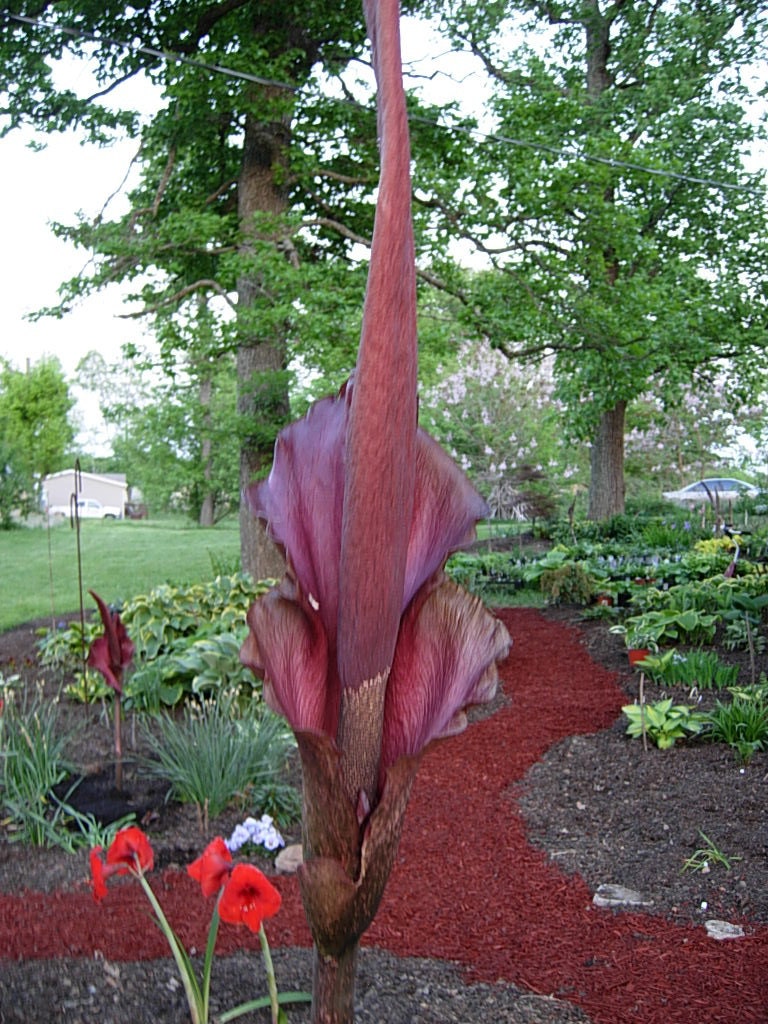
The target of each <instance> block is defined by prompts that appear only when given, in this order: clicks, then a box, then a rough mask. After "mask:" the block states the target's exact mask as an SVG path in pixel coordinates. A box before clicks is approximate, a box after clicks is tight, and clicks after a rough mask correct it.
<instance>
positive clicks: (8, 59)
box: [0, 0, 426, 576]
mask: <svg viewBox="0 0 768 1024" xmlns="http://www.w3.org/2000/svg"><path fill="white" fill-rule="evenodd" d="M406 6H408V5H406ZM410 6H418V5H417V4H413V5H410ZM421 6H426V5H425V4H422V5H421ZM15 7H16V9H15V11H14V13H13V14H9V13H6V16H5V17H4V18H3V20H2V21H0V54H1V55H2V72H1V73H0V74H1V75H2V78H1V79H0V81H2V93H3V102H2V108H1V109H0V116H2V127H3V131H9V130H12V129H13V128H15V127H17V126H20V125H25V124H26V125H32V126H34V127H35V128H36V129H39V130H43V131H46V132H51V131H65V130H67V129H70V128H72V127H78V128H79V129H80V130H81V131H83V132H85V134H86V137H88V138H90V139H93V140H96V141H104V142H106V141H108V140H109V139H110V138H111V137H113V136H114V135H115V134H116V133H124V132H128V133H133V134H136V135H137V136H140V143H141V149H140V154H139V164H140V174H139V178H140V181H139V184H138V185H137V186H135V187H134V188H133V190H132V191H131V193H130V210H129V212H128V213H127V214H125V215H122V216H117V217H115V218H114V219H112V220H110V219H109V218H108V216H107V215H106V214H105V216H104V217H102V218H99V219H98V220H97V221H96V222H95V223H85V222H82V223H80V224H79V225H77V226H75V227H74V228H72V227H69V228H60V231H61V232H62V233H63V234H65V235H67V236H68V237H70V238H73V239H74V240H75V241H76V242H78V243H80V244H81V245H83V246H85V247H86V248H87V249H89V250H90V251H92V252H93V253H95V256H96V259H95V262H94V266H93V268H92V270H91V272H90V273H89V274H88V275H85V276H80V277H78V278H77V279H75V280H73V281H71V282H69V285H68V287H67V288H66V289H65V290H64V298H63V306H62V308H64V307H66V304H67V302H68V301H69V300H70V299H73V298H75V297H77V296H79V295H82V294H84V293H86V292H87V291H89V290H90V289H93V288H98V287H101V286H103V285H105V284H107V283H110V282H114V281H121V282H126V281H129V282H130V281H133V282H135V288H134V292H135V296H136V297H137V298H138V299H139V300H140V302H141V311H142V313H148V314H151V315H152V316H154V317H155V330H156V332H157V335H158V337H159V338H160V340H161V345H162V349H163V359H164V360H165V362H166V365H167V366H168V368H169V369H170V370H173V368H174V362H175V361H176V360H177V359H179V358H180V355H179V353H180V352H183V363H184V366H183V368H184V371H185V373H188V374H189V373H192V374H193V375H197V377H198V379H199V383H200V389H201V393H202V394H205V393H206V389H207V387H208V382H209V380H210V374H209V369H210V366H211V364H212V363H215V360H216V358H217V356H219V355H220V354H221V353H222V352H223V351H224V352H226V351H230V352H233V353H235V355H236V359H237V370H238V410H239V413H240V428H239V435H240V436H239V439H238V440H239V445H240V460H241V482H242V486H243V487H245V486H247V485H248V484H249V483H251V482H252V480H253V479H254V477H257V476H259V475H261V474H262V473H263V472H264V471H265V469H266V468H267V467H268V465H269V463H270V461H271V456H272V444H273V440H274V437H275V435H276V432H277V430H278V428H279V427H280V425H281V424H282V423H283V422H284V421H285V419H286V417H287V414H288V403H287V384H286V376H285V370H286V366H287V362H288V352H289V349H288V346H289V344H290V342H291V341H292V340H295V337H296V335H297V334H298V333H299V332H300V330H303V329H304V328H305V327H307V326H308V324H309V322H310V318H309V317H307V316H305V315H304V314H306V312H307V309H308V308H309V307H313V310H314V312H316V313H317V312H318V299H319V298H323V299H325V300H326V309H325V310H324V317H320V322H322V323H323V325H324V327H325V328H326V329H327V330H328V331H329V332H331V333H332V334H333V336H334V338H336V339H337V340H339V339H341V340H346V343H347V348H348V351H349V353H350V359H349V363H348V366H347V369H348V368H349V366H351V364H352V361H353V358H354V348H355V342H356V340H357V337H358V334H359V315H360V314H359V310H360V308H361V306H362V294H363V287H364V273H363V274H361V275H359V277H358V279H357V281H358V284H357V288H356V290H355V291H354V295H355V299H356V307H355V312H354V314H352V315H350V312H349V311H350V308H351V306H350V300H349V298H348V297H347V298H344V297H342V298H339V297H337V296H336V294H335V292H334V289H333V288H323V289H318V288H316V287H314V285H315V283H316V278H315V270H316V268H317V267H318V266H320V265H322V264H323V263H324V262H325V261H326V260H327V259H329V258H333V257H338V256H341V255H343V254H346V253H348V252H349V250H350V248H351V247H352V246H354V245H355V244H356V243H357V242H359V241H362V242H366V241H367V239H368V238H369V237H370V229H371V224H372V216H373V203H372V201H371V194H372V191H373V189H374V187H375V183H376V173H377V162H378V159H377V153H376V128H375V115H374V114H373V108H372V106H371V108H370V109H368V110H366V109H365V107H364V106H362V107H361V106H358V105H357V104H356V103H354V102H351V101H352V100H353V99H354V98H355V97H354V96H353V95H352V94H351V93H350V91H349V90H350V88H351V87H350V85H349V84H348V83H349V80H347V84H346V85H345V84H343V83H341V81H340V79H339V75H340V73H341V72H342V71H343V70H344V69H347V68H348V67H349V66H350V62H352V61H353V60H355V59H364V55H365V52H366V51H365V31H364V27H363V17H362V5H361V3H360V2H359V0H341V2H338V0H334V2H330V0H312V2H311V3H309V2H300V3H297V4H292V5H290V4H289V5H287V6H286V5H285V4H284V3H278V2H276V0H267V2H259V3H256V2H254V0H222V2H220V3H205V2H202V0H188V2H180V3H174V4H166V3H162V2H159V0H151V2H144V3H139V4H135V5H131V6H126V5H109V4H107V5H105V4H102V3H96V2H93V0H62V2H57V3H53V2H50V3H47V2H43V3H19V4H17V5H15ZM65 52H68V53H69V54H72V55H74V56H76V57H78V58H81V59H82V60H83V61H85V62H87V64H88V66H89V67H90V69H91V71H92V73H93V76H94V78H95V81H96V83H97V84H96V86H95V87H94V90H93V92H92V94H91V95H84V94H76V93H75V92H73V91H71V90H68V89H66V88H62V87H61V86H60V85H59V84H58V82H59V79H57V76H56V70H57V68H56V65H57V61H58V60H59V58H61V57H62V56H63V55H64V54H65ZM137 75H145V76H146V77H147V78H148V79H149V80H151V81H152V82H154V83H155V84H156V86H157V88H158V91H159V93H160V96H161V103H160V109H159V110H158V112H157V113H156V114H155V115H154V116H153V117H152V118H151V119H150V120H149V122H148V123H147V124H145V125H144V126H143V128H142V127H141V125H140V120H139V116H138V114H137V113H136V112H134V111H130V110H126V109H122V108H121V106H120V103H119V88H118V87H119V85H120V84H121V83H122V82H123V81H125V80H126V79H129V78H131V77H133V76H137ZM105 199H106V197H105ZM313 304H314V306H313ZM313 319H314V326H313V328H312V331H317V326H316V325H317V322H318V321H317V318H313ZM201 321H204V324H203V327H201ZM312 331H308V332H307V333H308V334H309V335H310V336H311V334H312ZM240 522H241V554H242V561H243V568H244V569H245V570H247V571H251V572H252V573H253V574H254V575H256V576H263V575H268V574H274V573H275V572H276V571H278V568H279V566H278V564H277V563H276V562H275V561H274V560H270V558H269V553H268V551H269V549H268V547H267V546H266V545H265V543H264V537H263V534H262V532H261V530H260V528H259V527H258V525H257V523H256V521H255V520H254V519H253V518H252V517H251V516H250V514H249V513H248V512H247V511H246V510H245V508H242V510H241V520H240Z"/></svg>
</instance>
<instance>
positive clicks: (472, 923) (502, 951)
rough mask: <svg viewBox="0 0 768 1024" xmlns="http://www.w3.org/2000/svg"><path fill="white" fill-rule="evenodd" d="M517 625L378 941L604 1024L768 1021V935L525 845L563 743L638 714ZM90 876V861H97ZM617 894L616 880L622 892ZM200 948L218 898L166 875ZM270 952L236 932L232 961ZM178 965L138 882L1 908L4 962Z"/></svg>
mask: <svg viewBox="0 0 768 1024" xmlns="http://www.w3.org/2000/svg"><path fill="white" fill-rule="evenodd" d="M499 614H500V616H501V617H502V618H503V620H504V622H505V623H506V624H507V626H508V628H509V630H510V633H511V634H512V636H513V638H514V646H513V649H512V653H511V655H510V657H509V659H508V660H507V662H506V663H505V664H504V665H503V666H502V672H501V675H502V678H503V683H504V689H505V692H506V693H507V695H509V696H510V697H511V698H512V702H511V704H510V705H509V706H508V707H505V708H503V709H502V710H501V711H499V712H497V713H496V714H495V715H493V716H492V717H490V718H487V719H485V720H483V721H481V722H477V723H475V724H474V725H472V726H471V727H470V728H469V729H468V730H467V731H466V732H465V733H463V734H462V735H461V736H458V737H455V738H453V739H451V740H449V741H448V742H445V743H440V744H437V745H436V746H435V747H434V748H433V749H432V750H431V751H430V753H429V754H428V755H427V756H426V757H425V759H424V763H423V765H422V768H421V770H420V772H419V776H418V779H417V783H416V786H415V787H414V792H413V796H412V798H411V802H410V805H409V808H408V814H407V818H406V824H405V830H404V835H403V839H402V843H401V847H400V852H399V856H398V862H397V865H396V867H395V870H394V872H393V874H392V877H391V879H390V882H389V886H388V888H387V892H386V895H385V898H384V900H383V903H382V906H381V908H380V911H379V914H378V916H377V918H376V920H375V922H374V923H373V925H372V926H371V928H370V930H369V931H368V932H367V934H366V936H365V939H364V942H365V944H367V945H371V946H378V947H381V948H384V949H387V950H390V951H391V952H393V953H395V954H397V955H401V956H421V957H437V958H440V959H446V960H452V961H456V962H459V963H461V964H463V965H464V966H465V968H466V972H467V980H469V981H485V982H491V983H492V982H496V981H499V980H502V981H509V982H513V983H514V984H516V985H518V986H521V987H523V988H526V989H529V990H531V991H533V992H536V993H540V994H546V995H553V996H556V997H558V998H561V999H567V1000H570V1001H571V1002H573V1003H575V1004H578V1005H579V1006H581V1007H582V1008H583V1009H584V1010H585V1011H586V1012H587V1013H588V1014H589V1015H590V1017H591V1018H592V1019H593V1021H594V1022H595V1024H617V1022H623V1021H635V1020H637V1021H642V1022H643V1024H703V1022H708V1021H713V1022H714V1021H717V1022H718V1024H731V1022H733V1024H753V1022H754V1024H765V1022H766V1021H768V927H749V926H748V925H747V937H746V938H745V939H741V940H736V941H728V942H717V941H715V940H713V939H710V938H708V937H707V936H706V934H705V931H704V929H703V928H702V927H695V926H693V925H690V926H682V925H675V924H672V923H669V922H667V921H665V920H664V919H663V918H659V917H654V916H650V915H647V914H640V913H625V912H621V913H614V912H612V911H610V910H600V909H597V908H595V907H594V906H593V905H592V894H591V893H590V891H589V890H588V889H587V887H586V885H585V884H584V882H583V881H582V880H581V879H580V878H579V877H577V876H576V877H573V876H566V875H564V874H562V873H561V872H560V871H559V870H558V869H557V867H556V866H554V865H552V864H549V863H547V859H546V855H545V854H544V853H542V852H540V851H536V850H534V849H533V848H532V847H530V846H529V845H528V844H527V842H526V837H525V827H524V824H523V822H522V820H521V818H520V816H519V814H518V813H517V808H516V804H515V787H516V785H517V784H518V783H519V782H520V780H521V779H522V778H523V776H524V774H525V772H526V771H527V769H528V768H529V766H530V765H532V764H533V763H534V762H535V761H537V760H538V759H539V758H540V757H541V756H542V755H543V754H544V752H545V751H546V750H547V748H548V747H549V746H551V745H552V744H553V743H556V742H558V741H559V740H561V739H563V738H565V737H567V736H572V735H575V734H577V733H590V732H594V731H596V730H599V729H602V728H605V727H607V726H609V725H610V724H611V722H612V721H614V720H615V718H616V716H617V714H618V712H619V709H620V707H621V705H622V703H624V701H625V697H624V695H623V693H622V691H621V690H620V689H619V687H618V686H617V684H616V680H615V677H614V676H613V675H612V674H611V673H609V672H606V671H605V670H604V669H602V668H600V667H599V666H597V665H595V664H594V663H593V662H592V661H591V659H590V658H589V656H588V654H587V653H586V650H585V649H584V647H583V646H582V645H581V644H580V643H579V637H578V633H577V631H576V630H574V629H573V628H571V627H568V626H565V625H560V624H555V623H552V622H550V621H546V620H545V619H544V617H543V616H542V615H540V614H539V613H538V612H536V611H533V610H530V609H509V610H504V611H501V612H500V613H499ZM84 870H85V865H84ZM606 881H616V879H606ZM275 884H276V885H277V886H278V887H279V888H280V890H281V891H282V893H283V899H284V902H283V907H282V909H281V911H280V913H279V915H278V916H277V917H276V918H275V919H274V920H272V921H270V922H269V923H268V934H269V937H270V941H271V942H272V944H273V945H275V946H294V945H298V946H305V945H309V944H310V938H309V933H308V930H307V927H306V924H305V922H304V914H303V910H302V908H301V902H300V899H299V896H298V889H297V885H296V880H295V879H294V878H277V879H276V880H275ZM155 889H156V892H157V894H158V896H159V898H160V900H161V902H162V904H163V906H164V907H165V909H166V911H167V913H168V916H169V918H170V919H171V922H172V923H173V924H174V926H175V927H176V928H177V929H178V931H179V933H180V935H181V937H182V939H183V941H184V942H185V943H186V944H187V945H188V946H190V945H191V946H195V947H196V948H197V949H198V950H202V949H203V948H204V945H205V936H206V934H207V927H208V921H209V917H210V910H211V903H210V901H209V902H205V901H204V900H203V899H202V897H201V896H200V892H199V887H198V886H197V885H196V883H194V882H192V881H191V879H189V878H187V877H186V876H185V875H183V874H179V873H172V872H167V873H165V874H164V875H162V876H161V877H159V878H157V879H156V880H155ZM249 947H252V948H258V939H257V938H256V937H254V936H251V935H250V934H249V933H247V932H245V931H244V930H242V929H233V928H227V927H226V926H224V927H223V928H222V930H221V932H220V934H219V946H218V947H217V948H218V949H219V950H220V951H222V952H229V951H232V950H234V949H237V948H249ZM96 949H99V950H101V951H102V952H103V953H104V954H105V955H106V956H108V957H109V958H110V959H112V960H138V959H151V958H155V957H161V956H167V947H166V946H165V943H164V940H163V939H162V936H160V934H159V933H158V932H157V930H156V928H155V927H154V925H153V924H152V923H151V921H150V916H149V910H148V907H147V904H146V902H145V900H144V897H143V895H142V894H141V892H140V891H139V890H138V889H137V887H136V885H135V883H133V882H131V881H130V880H128V881H127V882H126V883H125V884H122V885H113V886H112V888H111V889H110V893H109V896H108V897H107V899H106V900H105V901H104V903H103V904H101V905H98V906H97V905H96V904H95V903H94V902H93V900H92V898H91V896H90V893H89V891H88V889H87V886H86V883H85V881H84V883H83V886H82V888H81V889H80V890H79V891H76V892H58V893H53V894H42V893H24V894H22V895H5V896H0V956H2V957H7V958H12V959H20V958H27V959H31V958H35V957H59V956H62V957H74V956H90V955H92V954H93V952H94V950H96Z"/></svg>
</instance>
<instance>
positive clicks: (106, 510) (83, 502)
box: [48, 498, 123, 519]
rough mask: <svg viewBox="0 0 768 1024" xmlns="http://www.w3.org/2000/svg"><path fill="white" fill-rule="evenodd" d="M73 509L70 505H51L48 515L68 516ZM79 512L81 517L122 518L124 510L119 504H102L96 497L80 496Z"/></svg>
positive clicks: (78, 502) (54, 516)
mask: <svg viewBox="0 0 768 1024" xmlns="http://www.w3.org/2000/svg"><path fill="white" fill-rule="evenodd" d="M70 512H71V509H70V506H69V505H51V507H50V508H49V509H48V515H49V516H51V517H53V518H56V517H60V516H65V517H68V516H69V515H70ZM77 514H78V517H79V518H80V519H122V518H123V510H122V509H121V508H118V506H117V505H102V504H101V502H100V501H96V499H95V498H78V501H77Z"/></svg>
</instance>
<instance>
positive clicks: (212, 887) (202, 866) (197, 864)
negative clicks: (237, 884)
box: [187, 836, 232, 896]
mask: <svg viewBox="0 0 768 1024" xmlns="http://www.w3.org/2000/svg"><path fill="white" fill-rule="evenodd" d="M231 873H232V854H231V853H230V852H229V850H228V849H227V844H226V843H225V842H224V840H223V839H222V838H221V836H216V838H215V839H213V840H212V841H211V842H210V843H209V844H208V845H207V846H206V848H205V849H204V850H203V852H202V854H201V855H200V856H199V857H198V858H197V860H195V861H193V862H192V863H191V864H190V865H189V866H188V867H187V874H188V875H190V876H191V877H192V878H194V880H195V881H196V882H199V883H200V887H201V888H202V890H203V896H215V895H216V893H217V892H218V891H219V889H221V887H222V885H223V884H224V882H225V881H226V880H227V878H228V877H229V875H230V874H231Z"/></svg>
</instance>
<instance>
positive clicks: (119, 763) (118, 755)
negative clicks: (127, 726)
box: [115, 693, 123, 793]
mask: <svg viewBox="0 0 768 1024" xmlns="http://www.w3.org/2000/svg"><path fill="white" fill-rule="evenodd" d="M115 789H116V790H117V791H118V793H122V791H123V728H122V701H121V700H120V694H119V693H116V694H115Z"/></svg>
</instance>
